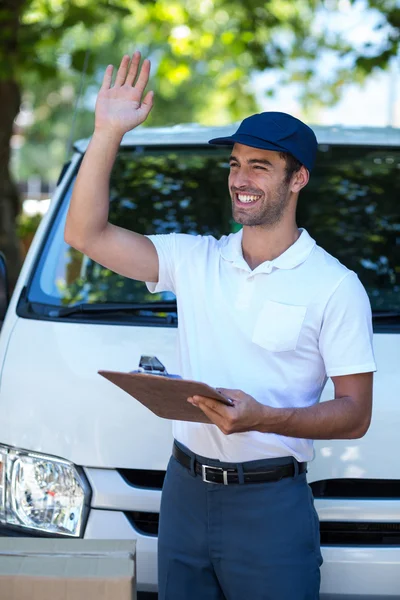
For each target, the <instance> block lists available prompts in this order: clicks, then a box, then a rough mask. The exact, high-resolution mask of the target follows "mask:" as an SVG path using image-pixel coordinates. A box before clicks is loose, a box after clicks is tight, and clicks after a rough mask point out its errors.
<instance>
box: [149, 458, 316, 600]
mask: <svg viewBox="0 0 400 600" xmlns="http://www.w3.org/2000/svg"><path fill="white" fill-rule="evenodd" d="M185 451H186V452H187V453H189V454H190V452H189V451H188V450H187V449H185ZM193 456H194V455H193ZM199 458H200V459H201V460H202V461H204V460H205V459H204V457H199ZM277 460H278V461H279V462H281V461H282V459H277ZM289 460H290V459H289ZM207 462H208V463H209V464H211V465H214V466H218V465H219V466H225V465H228V464H229V463H219V462H218V461H215V460H211V461H210V460H208V461H207ZM251 464H252V466H254V467H257V466H265V465H271V464H274V459H269V460H267V461H252V463H251ZM230 466H232V465H230ZM158 556H159V595H158V597H159V600H250V599H251V600H318V598H319V586H320V566H321V564H322V557H321V553H320V544H319V524H318V516H317V513H316V511H315V509H314V503H313V498H312V494H311V490H310V488H309V486H308V484H307V480H306V474H305V473H302V474H300V475H296V476H295V477H287V478H284V479H281V480H280V481H277V482H266V483H245V484H231V485H228V486H225V485H220V484H212V483H205V482H204V481H202V478H201V477H200V476H198V475H195V473H194V472H191V471H189V470H187V469H186V468H185V467H183V466H182V465H181V464H180V463H178V462H177V460H176V459H175V458H174V457H171V459H170V462H169V465H168V469H167V474H166V478H165V482H164V488H163V492H162V501H161V512H160V527H159V538H158Z"/></svg>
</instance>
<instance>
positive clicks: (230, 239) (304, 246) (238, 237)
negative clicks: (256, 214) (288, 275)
mask: <svg viewBox="0 0 400 600" xmlns="http://www.w3.org/2000/svg"><path fill="white" fill-rule="evenodd" d="M299 231H300V236H299V238H298V239H297V240H296V241H295V243H294V244H292V245H291V246H290V247H289V248H288V249H287V250H285V252H283V253H282V254H281V255H280V256H277V258H275V259H274V260H271V261H265V262H263V263H262V264H261V265H258V267H257V268H256V269H254V271H253V273H270V272H271V271H272V269H273V268H276V269H294V268H295V267H297V266H298V265H300V264H301V263H303V262H304V261H305V260H306V259H307V258H308V256H309V255H310V254H311V251H312V250H313V248H314V246H315V245H316V242H315V240H314V239H313V238H312V237H311V236H310V235H309V234H308V232H307V231H306V230H305V229H303V228H299ZM242 237H243V229H241V230H240V231H238V232H237V233H232V234H230V235H229V236H227V237H226V238H225V243H224V244H223V245H222V246H221V248H220V252H221V256H222V258H224V259H225V260H227V261H228V262H231V263H233V265H234V266H236V267H239V268H241V269H245V270H246V271H249V272H250V271H251V269H250V267H249V265H248V264H247V262H246V261H245V260H244V258H243V252H242Z"/></svg>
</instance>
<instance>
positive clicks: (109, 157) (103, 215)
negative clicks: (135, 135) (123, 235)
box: [65, 130, 121, 250]
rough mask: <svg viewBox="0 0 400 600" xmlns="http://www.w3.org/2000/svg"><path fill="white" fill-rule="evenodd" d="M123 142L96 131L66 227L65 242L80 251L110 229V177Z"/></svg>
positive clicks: (80, 171)
mask: <svg viewBox="0 0 400 600" xmlns="http://www.w3.org/2000/svg"><path fill="white" fill-rule="evenodd" d="M120 142H121V137H120V136H119V135H118V134H117V135H115V134H113V133H112V132H111V131H110V132H108V131H106V130H104V131H96V130H95V132H94V134H93V137H92V139H91V141H90V143H89V146H88V148H87V151H86V153H85V156H84V158H83V161H82V164H81V167H80V169H79V172H78V176H77V179H76V182H75V185H74V189H73V193H72V197H71V202H70V207H69V210H68V215H67V220H66V225H65V240H66V241H67V242H68V243H69V244H71V245H72V246H75V247H77V248H78V249H79V250H83V249H84V248H85V247H86V246H87V245H88V244H89V243H90V240H91V239H94V238H96V237H97V236H99V235H101V233H102V231H104V229H105V227H106V226H107V223H108V212H109V202H110V200H109V196H110V174H111V170H112V168H113V165H114V162H115V158H116V155H117V152H118V148H119V144H120Z"/></svg>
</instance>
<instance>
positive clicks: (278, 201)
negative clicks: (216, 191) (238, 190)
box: [232, 181, 290, 228]
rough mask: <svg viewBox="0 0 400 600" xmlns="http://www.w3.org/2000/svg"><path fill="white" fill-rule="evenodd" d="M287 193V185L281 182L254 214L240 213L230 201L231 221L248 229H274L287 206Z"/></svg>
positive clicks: (288, 196)
mask: <svg viewBox="0 0 400 600" xmlns="http://www.w3.org/2000/svg"><path fill="white" fill-rule="evenodd" d="M288 191H289V183H287V182H285V181H284V182H282V183H281V184H280V186H279V187H278V188H277V189H276V190H275V192H274V194H273V196H272V197H271V198H270V199H269V200H267V201H265V198H264V200H262V201H261V203H260V205H259V206H257V209H256V210H254V212H252V211H250V210H249V211H248V212H244V211H241V210H240V208H238V207H237V206H236V205H235V203H234V200H232V216H233V220H234V221H235V222H236V223H238V224H240V225H246V226H248V227H266V228H271V227H274V226H275V225H277V223H279V222H280V221H281V220H282V217H283V215H284V213H285V211H286V208H287V207H288V205H289V201H290V194H289V193H288Z"/></svg>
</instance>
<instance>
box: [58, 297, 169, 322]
mask: <svg viewBox="0 0 400 600" xmlns="http://www.w3.org/2000/svg"><path fill="white" fill-rule="evenodd" d="M142 311H147V312H149V311H151V312H152V313H159V312H169V313H175V312H176V302H175V300H170V301H164V302H143V303H139V302H138V303H132V302H131V303H128V302H126V303H121V304H117V303H115V302H110V303H104V304H85V303H82V304H74V305H73V306H60V307H57V308H51V309H50V310H49V311H48V313H47V314H48V316H49V317H56V318H58V317H69V316H70V315H76V314H92V315H95V314H103V313H128V314H138V313H141V312H142Z"/></svg>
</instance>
